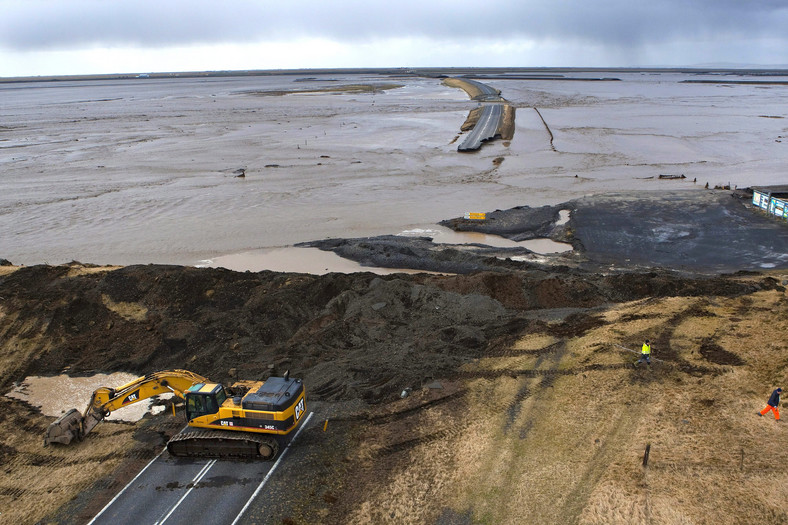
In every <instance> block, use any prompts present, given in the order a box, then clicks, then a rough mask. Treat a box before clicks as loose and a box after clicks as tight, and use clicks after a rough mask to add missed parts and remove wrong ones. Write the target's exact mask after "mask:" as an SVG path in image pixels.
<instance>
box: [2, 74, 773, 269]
mask: <svg viewBox="0 0 788 525" xmlns="http://www.w3.org/2000/svg"><path fill="white" fill-rule="evenodd" d="M597 73H598V72H597ZM609 76H615V77H617V78H620V79H621V80H620V81H619V82H563V81H548V80H514V79H512V80H504V79H496V80H489V82H488V83H489V84H490V85H492V86H493V87H494V88H496V89H500V90H501V92H502V95H503V96H504V97H505V98H506V99H507V100H509V101H511V102H512V104H514V105H515V106H517V108H518V109H517V116H516V121H515V124H516V131H515V134H514V137H513V138H512V140H511V141H506V142H505V143H504V141H492V142H490V143H487V144H485V145H484V147H483V148H482V149H481V150H480V151H478V152H476V153H472V154H461V153H458V152H457V151H456V143H454V140H455V139H456V137H457V136H458V134H459V129H460V126H461V125H462V123H463V122H464V120H465V117H466V116H467V113H468V110H469V109H471V108H473V107H475V105H476V103H475V102H472V101H470V100H468V97H467V95H466V94H465V93H464V92H463V91H462V90H459V89H455V88H450V87H448V86H445V85H443V84H441V82H440V80H439V79H433V78H418V77H412V78H405V79H397V82H400V81H401V82H402V84H403V87H401V88H398V89H391V90H387V91H385V92H371V93H349V92H347V93H343V92H341V91H340V92H336V93H332V94H325V93H323V94H320V93H317V94H314V93H313V94H288V95H284V96H266V97H262V96H257V95H255V94H254V93H255V92H259V91H265V90H279V91H288V90H293V89H295V88H298V89H309V88H315V87H316V88H319V87H321V86H322V84H321V82H320V81H319V79H318V80H315V81H314V82H312V81H308V82H299V83H298V84H295V83H294V82H293V78H292V77H291V76H269V77H235V78H233V77H226V78H210V79H184V78H173V79H146V80H145V81H140V80H136V79H129V80H105V81H90V82H87V81H69V82H58V83H51V82H48V83H44V82H41V83H28V84H24V83H23V84H2V85H0V97H2V100H3V104H2V107H0V119H1V120H2V122H3V126H2V128H0V134H1V136H0V139H2V143H3V147H2V149H3V156H2V158H1V159H0V166H1V167H2V171H1V172H0V214H2V216H3V221H1V222H0V239H3V242H2V246H0V251H2V253H1V254H0V257H3V258H5V259H8V260H10V261H12V262H14V263H16V264H25V265H32V264H39V263H44V262H47V263H50V264H58V263H65V262H69V261H72V260H78V261H82V262H88V263H95V264H121V265H127V264H134V263H175V264H184V265H194V264H197V263H198V261H202V260H206V259H213V258H218V257H221V256H225V255H228V254H238V253H244V252H248V251H251V250H258V249H267V248H276V247H285V246H292V245H294V244H297V243H299V242H307V241H313V240H319V239H324V238H339V237H342V238H357V237H364V236H376V235H391V234H396V233H397V232H402V231H406V230H412V229H419V228H421V229H429V228H433V227H434V225H435V224H436V223H438V222H439V221H441V220H444V219H449V218H452V217H461V216H462V215H463V214H464V213H465V212H467V211H493V210H496V209H508V208H511V207H514V206H521V205H528V206H541V205H544V204H557V203H560V202H566V201H568V200H571V199H573V198H579V197H583V196H586V195H590V194H595V193H604V192H608V191H626V190H634V191H651V190H676V189H685V190H693V189H694V190H700V189H702V188H703V186H704V184H705V183H706V182H708V183H709V184H710V186H712V187H713V186H715V185H717V184H731V185H734V186H736V185H738V186H739V187H743V186H750V185H768V184H778V183H780V182H783V181H782V179H783V178H784V175H783V173H784V170H783V167H784V166H785V165H786V162H787V161H788V149H787V148H785V147H784V145H785V144H784V139H783V138H782V137H783V135H785V131H784V127H785V124H784V119H783V117H780V118H766V117H769V116H782V115H785V114H788V102H787V101H786V98H785V97H784V96H782V95H783V92H784V88H783V87H781V86H769V85H765V86H759V85H743V84H737V85H718V84H686V83H682V81H683V80H687V79H688V78H694V79H697V78H703V75H700V74H688V73H671V72H664V73H657V74H653V73H648V74H647V73H639V72H611V74H610V75H609ZM745 77H746V75H745V76H741V75H740V76H738V77H737V78H745ZM332 78H336V81H337V82H336V83H335V84H336V85H340V84H343V83H346V84H363V83H376V82H377V83H380V82H383V81H385V80H386V79H385V77H382V76H380V75H347V74H344V73H343V74H338V75H333V76H332ZM753 79H755V80H757V78H755V77H753ZM310 82H311V83H313V84H314V85H310ZM332 85H333V84H332ZM533 107H538V108H539V111H540V113H541V115H542V116H543V117H544V119H545V121H546V123H547V124H548V125H549V129H550V131H551V133H552V134H553V135H554V141H553V145H554V149H553V148H551V145H550V137H549V135H548V133H547V132H546V130H545V124H544V123H543V122H542V120H541V119H540V118H539V115H538V114H537V113H536V112H535V111H533V110H532V108H533ZM505 144H507V145H505ZM497 159H503V160H502V161H500V160H497ZM494 161H496V162H494ZM240 168H243V169H245V177H243V178H239V177H236V175H235V174H236V171H237V170H238V169H240ZM666 173H667V174H684V175H685V176H686V179H683V180H659V179H658V176H659V175H660V174H666ZM693 181H697V182H696V183H693Z"/></svg>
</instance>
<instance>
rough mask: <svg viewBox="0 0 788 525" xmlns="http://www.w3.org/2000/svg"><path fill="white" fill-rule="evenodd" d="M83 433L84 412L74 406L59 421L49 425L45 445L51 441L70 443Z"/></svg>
mask: <svg viewBox="0 0 788 525" xmlns="http://www.w3.org/2000/svg"><path fill="white" fill-rule="evenodd" d="M81 435H82V414H80V413H79V410H77V409H76V408H72V409H71V410H69V411H68V412H66V413H65V414H63V415H62V416H60V417H59V418H58V419H57V421H55V422H54V423H52V424H51V425H49V428H47V433H46V435H45V436H44V446H46V445H49V444H50V443H63V444H64V445H68V444H69V443H71V442H72V441H74V440H75V439H79V437H80V436H81Z"/></svg>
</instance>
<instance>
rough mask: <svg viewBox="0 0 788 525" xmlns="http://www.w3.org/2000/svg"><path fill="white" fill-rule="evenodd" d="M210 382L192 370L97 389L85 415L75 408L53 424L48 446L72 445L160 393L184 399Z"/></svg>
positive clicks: (46, 440) (46, 435)
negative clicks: (111, 417)
mask: <svg viewBox="0 0 788 525" xmlns="http://www.w3.org/2000/svg"><path fill="white" fill-rule="evenodd" d="M206 382H208V380H207V379H205V378H204V377H202V376H201V375H198V374H195V373H194V372H189V371H188V370H167V371H164V372H155V373H153V374H148V375H146V376H143V377H138V378H137V379H135V380H134V381H131V382H129V383H126V384H125V385H123V386H120V387H118V388H108V387H100V388H97V389H96V390H95V391H94V392H93V395H92V396H91V399H90V402H89V403H88V406H87V408H85V411H84V413H81V414H80V412H79V411H78V410H77V409H76V408H72V409H71V410H69V411H68V412H66V413H65V414H63V415H62V416H60V417H59V418H58V419H57V420H56V421H55V422H54V423H52V424H51V425H49V428H47V432H46V434H45V436H44V445H49V444H50V443H63V444H64V445H68V444H69V443H71V442H72V441H75V440H81V439H82V438H84V437H85V436H86V435H87V434H88V433H89V432H90V431H91V430H93V428H94V427H95V426H96V425H97V424H99V423H100V422H101V421H103V420H104V418H105V417H107V416H109V415H110V413H111V412H114V411H115V410H117V409H118V408H122V407H124V406H128V405H131V404H134V403H137V402H139V401H142V400H143V399H148V398H150V397H153V396H156V395H159V394H167V393H174V394H175V395H176V396H178V397H180V398H183V397H184V392H185V391H186V390H187V389H189V388H190V387H192V386H194V385H196V384H199V383H206Z"/></svg>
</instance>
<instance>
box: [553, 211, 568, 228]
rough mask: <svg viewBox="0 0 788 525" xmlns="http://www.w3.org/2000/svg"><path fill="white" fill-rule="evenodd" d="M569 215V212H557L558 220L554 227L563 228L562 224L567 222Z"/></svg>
mask: <svg viewBox="0 0 788 525" xmlns="http://www.w3.org/2000/svg"><path fill="white" fill-rule="evenodd" d="M570 213H571V212H570V211H569V210H561V211H559V212H558V215H559V218H558V221H557V222H556V225H558V226H563V225H564V224H566V223H567V222H569V215H570Z"/></svg>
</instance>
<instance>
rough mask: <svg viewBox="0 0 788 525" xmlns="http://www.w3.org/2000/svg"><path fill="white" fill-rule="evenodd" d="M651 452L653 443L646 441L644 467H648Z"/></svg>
mask: <svg viewBox="0 0 788 525" xmlns="http://www.w3.org/2000/svg"><path fill="white" fill-rule="evenodd" d="M649 452H651V443H646V451H645V452H644V453H643V468H646V467H648V454H649Z"/></svg>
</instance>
